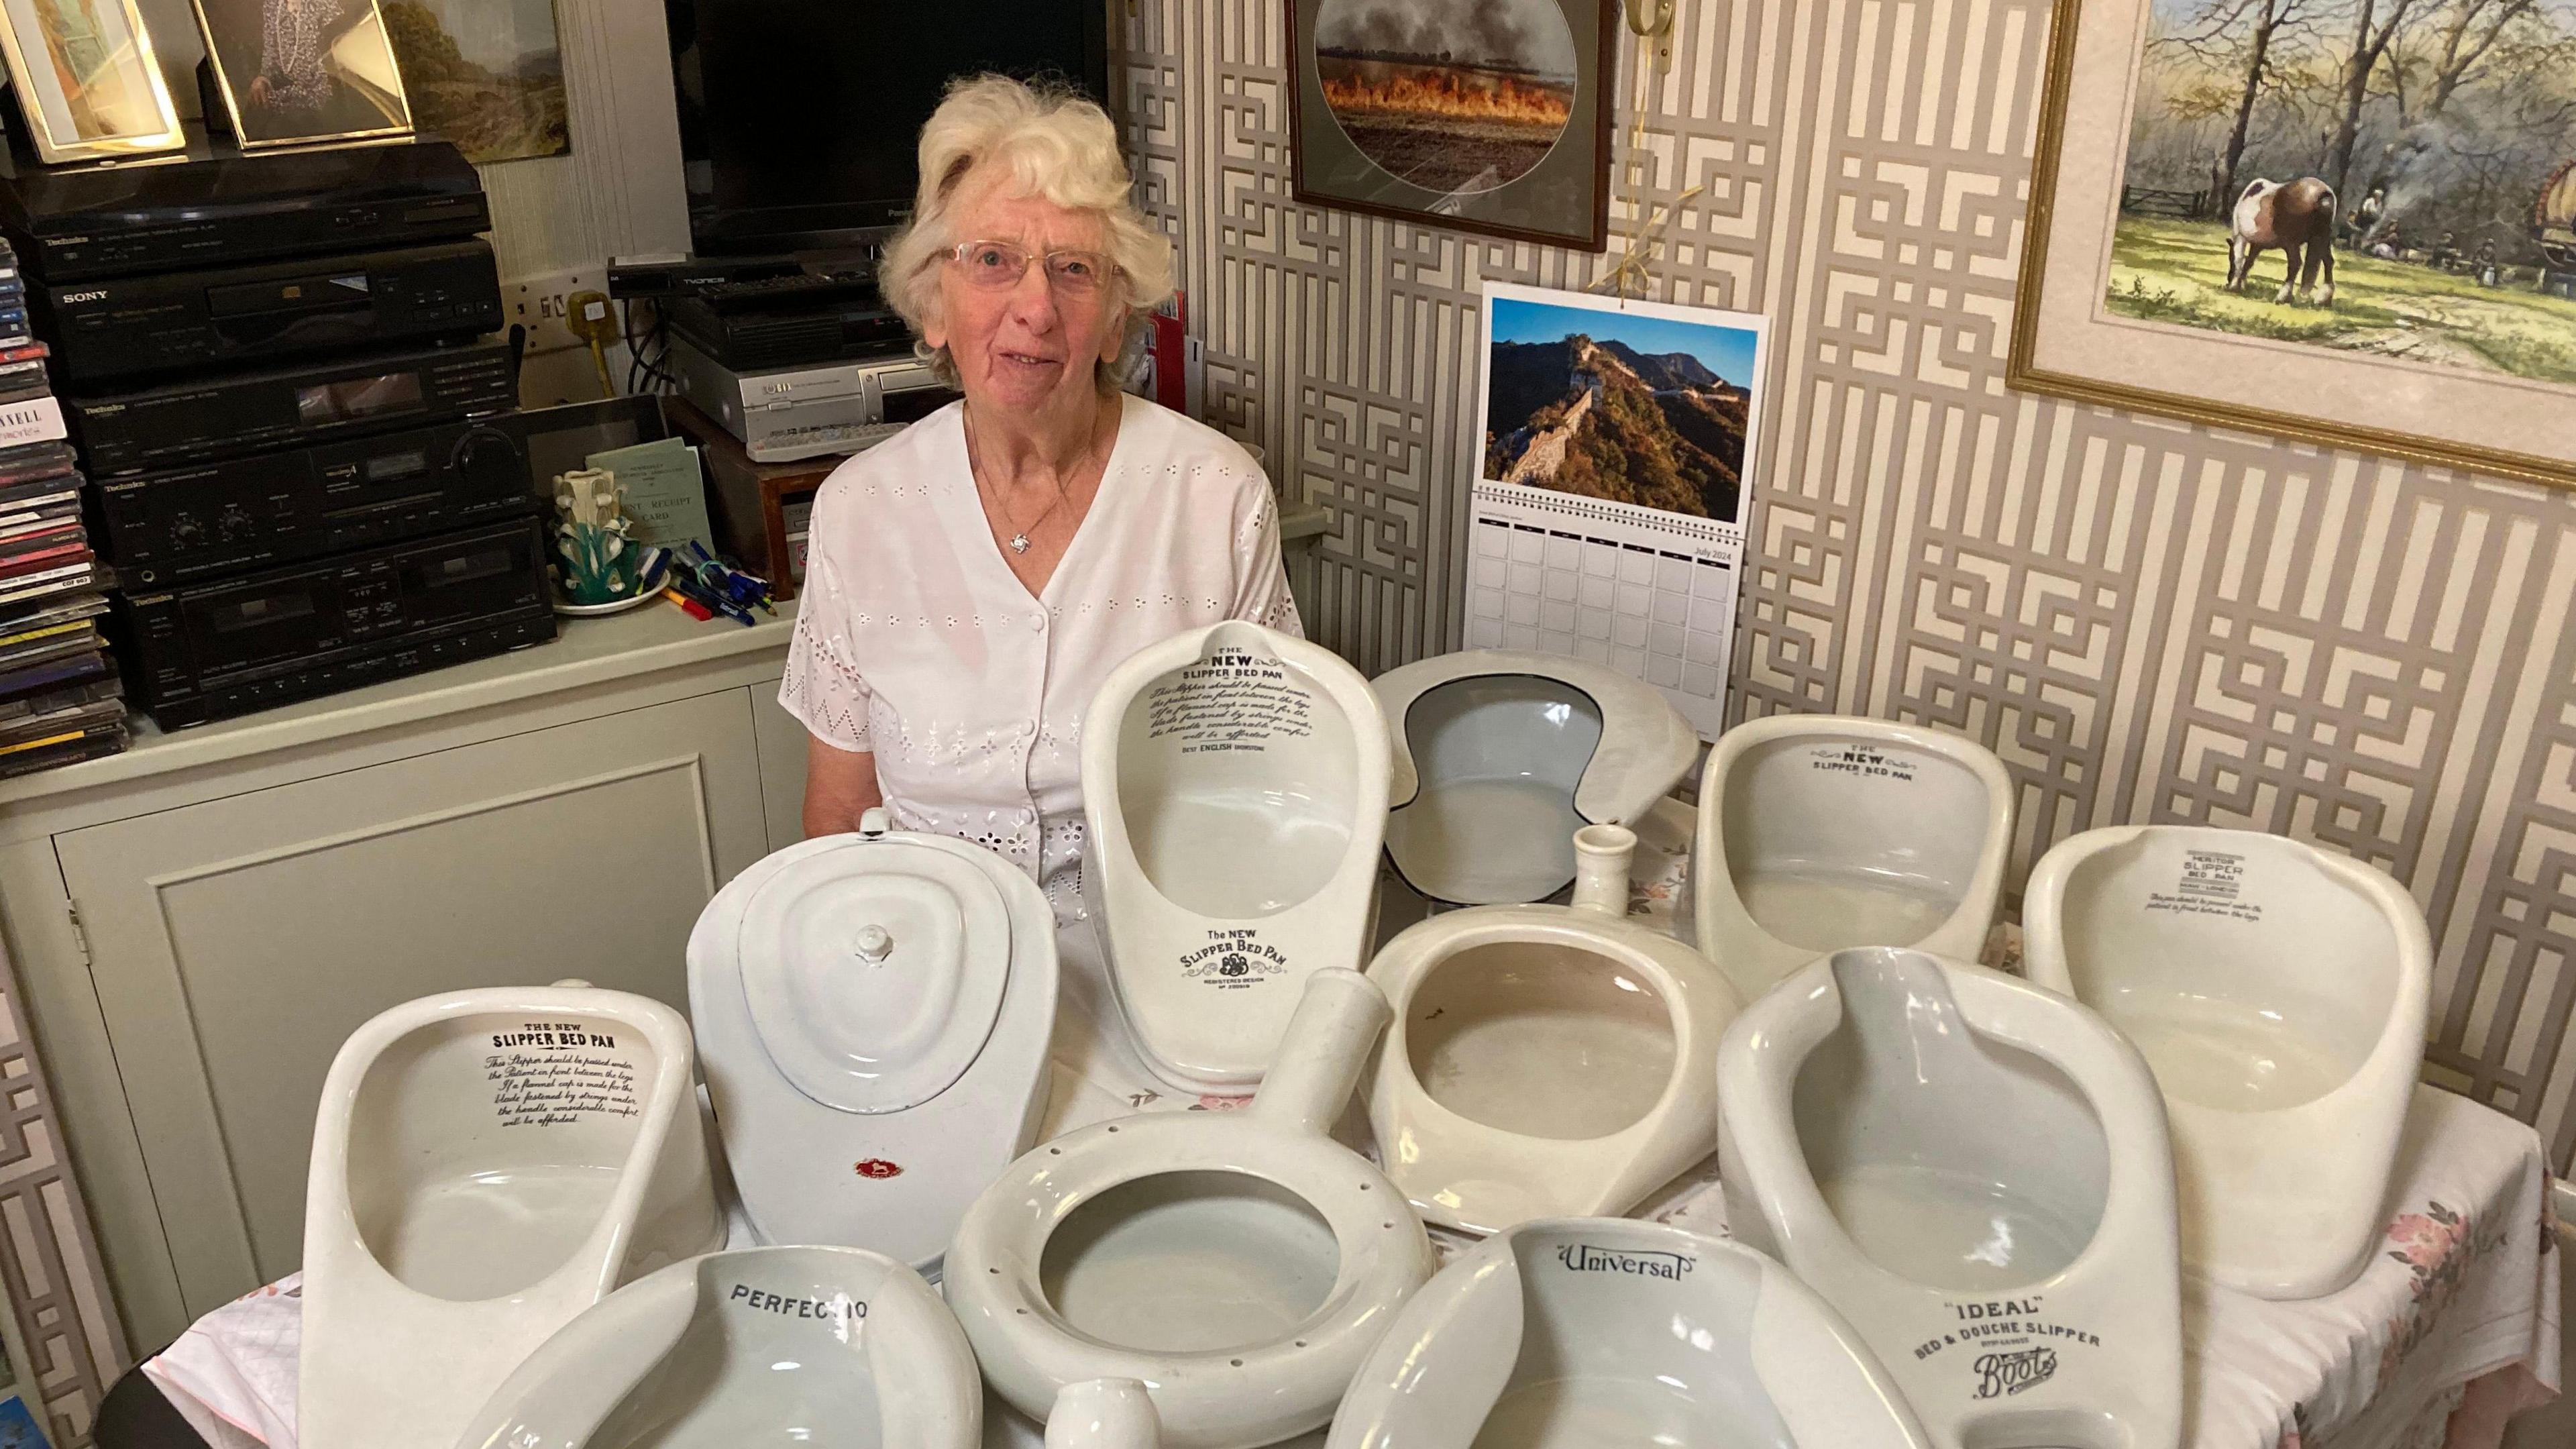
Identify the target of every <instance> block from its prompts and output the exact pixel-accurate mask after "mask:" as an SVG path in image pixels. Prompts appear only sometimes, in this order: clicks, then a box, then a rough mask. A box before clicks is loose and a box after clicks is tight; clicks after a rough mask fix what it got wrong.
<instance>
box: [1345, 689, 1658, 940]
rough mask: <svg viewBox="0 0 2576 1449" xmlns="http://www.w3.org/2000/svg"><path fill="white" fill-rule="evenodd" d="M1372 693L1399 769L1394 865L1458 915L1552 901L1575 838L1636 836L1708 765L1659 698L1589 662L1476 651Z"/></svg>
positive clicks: (1392, 820) (1393, 792) (1570, 865)
mask: <svg viewBox="0 0 2576 1449" xmlns="http://www.w3.org/2000/svg"><path fill="white" fill-rule="evenodd" d="M1370 687H1371V688H1372V689H1374V690H1376V691H1377V699H1378V706H1379V708H1380V709H1381V710H1382V711H1383V712H1384V713H1385V715H1386V724H1387V732H1388V736H1389V741H1390V744H1391V746H1392V748H1393V750H1394V755H1395V760H1394V765H1395V776H1394V785H1393V786H1392V788H1391V789H1390V790H1389V792H1388V796H1387V798H1388V801H1389V802H1390V803H1391V804H1392V805H1393V807H1394V813H1392V814H1391V815H1389V816H1388V817H1387V822H1386V855H1387V859H1388V860H1389V861H1390V862H1391V863H1393V865H1394V866H1395V871H1396V874H1397V875H1399V876H1401V877H1403V879H1404V882H1405V884H1407V885H1409V886H1411V887H1412V888H1413V889H1414V890H1416V891H1418V892H1420V893H1421V894H1423V895H1424V896H1427V897H1429V898H1430V899H1432V900H1435V901H1445V902H1448V903H1450V904H1453V905H1470V906H1487V905H1512V904H1518V903H1521V902H1525V901H1538V900H1545V899H1547V898H1548V897H1550V896H1552V895H1555V894H1556V893H1557V892H1559V891H1561V890H1563V889H1565V887H1566V885H1567V884H1568V883H1569V882H1571V881H1572V880H1573V879H1574V855H1573V853H1572V852H1571V851H1569V850H1568V849H1567V848H1566V842H1567V841H1568V840H1570V839H1572V838H1573V836H1574V832H1575V831H1576V830H1578V829H1581V828H1582V827H1583V826H1585V825H1631V824H1634V823H1635V822H1636V821H1637V820H1638V818H1639V817H1641V816H1643V815H1644V814H1645V812H1646V811H1647V810H1649V809H1651V808H1653V806H1654V803H1655V802H1656V801H1657V800H1660V799H1662V798H1663V796H1664V794H1665V793H1666V792H1667V791H1669V790H1671V789H1672V788H1673V786H1674V785H1676V784H1679V783H1680V782H1681V778H1682V776H1683V775H1685V774H1688V773H1689V772H1690V767H1691V764H1692V762H1693V761H1695V760H1697V759H1698V758H1699V735H1698V733H1697V732H1696V731H1694V730H1693V729H1692V728H1691V726H1690V722H1689V721H1687V720H1685V719H1683V718H1682V717H1681V714H1680V712H1679V711H1677V710H1675V709H1674V708H1673V707H1672V705H1670V704H1669V703H1667V702H1665V699H1664V696H1663V695H1662V693H1661V692H1659V691H1657V690H1656V689H1654V688H1652V687H1651V686H1649V685H1647V684H1645V683H1644V682H1643V681H1640V680H1636V679H1631V678H1629V677H1628V676H1627V675H1625V674H1621V673H1620V672H1619V671H1617V670H1615V669H1605V668H1603V667H1602V666H1600V665H1598V664H1587V663H1584V662H1582V661H1581V660H1575V659H1560V658H1557V657H1556V656H1554V655H1549V654H1526V653H1521V652H1518V651H1514V650H1508V649H1469V650H1465V651H1462V652H1460V653H1456V654H1439V655H1434V656H1433V657H1431V658H1429V659H1423V660H1419V661H1417V662H1415V663H1412V664H1407V665H1405V666H1404V667H1402V668H1400V669H1393V670H1389V671H1388V672H1387V673H1384V674H1381V675H1379V676H1378V677H1377V680H1376V682H1375V683H1374V684H1372V685H1371V686H1370Z"/></svg>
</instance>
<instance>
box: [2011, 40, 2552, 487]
mask: <svg viewBox="0 0 2576 1449" xmlns="http://www.w3.org/2000/svg"><path fill="white" fill-rule="evenodd" d="M2056 26H2057V29H2056V33H2055V34H2054V35H2053V36H2052V37H2051V40H2050V55H2049V72H2048V86H2047V90H2046V93H2045V95H2044V96H2043V98H2042V105H2041V113H2040V129H2039V148H2038V153H2037V158H2036V160H2037V164H2036V166H2035V168H2034V172H2033V176H2032V180H2031V202H2030V222H2029V230H2028V233H2027V238H2026V241H2025V243H2024V250H2023V255H2022V273H2021V290H2020V297H2019V300H2018V303H2017V305H2016V309H2015V314H2014V319H2013V339H2012V355H2011V363H2010V367H2009V370H2008V373H2007V380H2008V381H2009V382H2010V383H2011V385H2012V386H2014V387H2018V388H2023V389H2026V390H2028V391H2033V392H2042V393H2051V394H2055V395H2058V396H2063V397H2070V398H2075V399H2079V400H2082V401H2086V402H2095V403H2105V404H2110V405H2112V406H2116V407H2123V408H2129V409H2133V410H2137V411H2143V412H2156V413H2164V414H2168V415H2171V416H2176V417H2182V418H2187V419H2190V420H2191V421H2194V422H2199V423H2204V424H2208V425H2211V426H2215V427H2226V428H2238V429H2243V430H2247V431H2255V432H2266V433H2273V434H2279V435H2283V436H2288V437H2294V438H2300V439H2303V440H2307V441H2311V442H2315V443H2319V444H2322V445H2325V446H2328V447H2335V448H2346V449H2352V450H2355V451H2361V452H2370V453H2379V454H2384V455H2388V456H2393V457H2399V458H2406V459H2410V460H2413V461H2416V462H2421V463H2427V464H2432V465H2435V466H2440V467H2450V468H2459V469H2465V470H2469V471H2474V472H2479V473H2486V474H2492V475H2501V476H2506V477H2516V478H2525V479H2530V480H2533V481H2537V482H2544V483H2553V484H2558V485H2562V486H2576V429H2570V428H2569V427H2568V426H2567V419H2568V418H2569V417H2570V416H2571V415H2576V67H2571V66H2569V65H2567V64H2566V63H2565V59H2564V58H2565V57H2566V56H2567V55H2569V54H2571V53H2576V0H2442V3H2438V4H2436V3H2430V0H2354V3H2352V4H2348V5H2343V6H2340V7H2339V8H2334V9H2332V10H2330V11H2329V10H2321V9H2318V8H2317V7H2316V6H2315V5H2314V4H2313V3H2311V0H2080V3H2079V0H2060V3H2059V4H2058V6H2057V10H2056ZM1998 224H1999V225H2002V224H2008V221H2007V222H1999V223H1998Z"/></svg>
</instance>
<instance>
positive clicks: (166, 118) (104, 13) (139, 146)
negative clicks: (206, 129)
mask: <svg viewBox="0 0 2576 1449" xmlns="http://www.w3.org/2000/svg"><path fill="white" fill-rule="evenodd" d="M0 17H5V19H6V22H7V23H6V24H5V25H0V50H5V51H6V52H7V54H8V61H9V84H10V86H11V88H12V89H14V90H15V91H16V92H17V94H18V109H19V112H20V113H21V114H22V115H24V116H25V117H26V118H27V135H28V138H29V139H30V140H31V141H33V142H34V143H35V147H36V157H37V159H38V160H40V161H43V162H44V163H46V164H47V165H53V164H56V163H58V162H64V161H87V160H95V159H98V158H101V157H112V156H138V155H148V154H150V153H152V152H155V151H175V150H178V149H180V148H181V147H182V146H184V145H186V144H187V141H186V138H185V137H184V136H182V135H181V134H180V131H179V117H178V113H177V112H176V111H174V110H172V109H171V106H170V89H169V87H168V86H167V85H165V84H164V83H163V82H162V80H161V65H160V62H159V61H158V60H156V59H154V58H153V54H152V37H151V35H150V34H149V33H148V32H146V31H145V30H144V28H143V19H142V17H141V16H140V15H138V14H136V13H135V9H134V0H0Z"/></svg>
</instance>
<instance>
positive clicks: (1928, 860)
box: [1691, 715, 2013, 1000]
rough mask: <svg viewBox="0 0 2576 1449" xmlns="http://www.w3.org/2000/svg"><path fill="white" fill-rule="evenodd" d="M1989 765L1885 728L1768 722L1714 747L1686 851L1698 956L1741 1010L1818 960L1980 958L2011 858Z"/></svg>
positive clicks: (2008, 798) (1955, 747) (1937, 741)
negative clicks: (1867, 954) (1882, 955)
mask: <svg viewBox="0 0 2576 1449" xmlns="http://www.w3.org/2000/svg"><path fill="white" fill-rule="evenodd" d="M2012 821H2013V791H2012V778H2011V777H2010V776H2009V775H2007V774H2006V773H2005V772H2004V766H2003V762H2002V761H2001V760H1998V759H1996V758H1995V756H1994V752H1993V751H1991V750H1988V749H1986V748H1984V747H1983V746H1981V745H1978V744H1975V743H1973V742H1971V741H1968V740H1963V739H1960V738H1959V737H1958V736H1956V735H1949V734H1943V733H1941V732H1940V731H1938V730H1931V729H1922V728H1917V727H1915V726H1911V725H1899V724H1890V723H1888V722H1887V721H1885V720H1874V719H1854V718H1849V717H1845V716H1839V715H1775V716H1772V717H1771V718H1768V719H1758V720H1748V721H1746V722H1745V723H1743V724H1740V725H1737V726H1736V727H1735V728H1733V729H1731V730H1728V731H1727V732H1726V733H1725V734H1723V735H1721V736H1719V737H1718V741H1717V746H1716V748H1715V749H1713V750H1712V751H1711V752H1710V753H1709V757H1708V768H1707V769H1706V770H1705V771H1703V772H1702V773H1701V775H1700V785H1699V837H1698V840H1697V842H1696V844H1695V846H1694V848H1693V850H1692V852H1691V857H1692V858H1691V899H1692V909H1693V911H1694V913H1695V916H1696V919H1697V922H1698V931H1699V949H1700V954H1702V955H1704V956H1706V957H1708V958H1709V959H1710V960H1712V961H1714V962H1716V963H1717V964H1718V966H1719V967H1720V968H1721V969H1723V970H1724V971H1725V972H1726V973H1727V974H1728V975H1729V976H1732V977H1733V978H1735V984H1736V985H1737V986H1738V987H1740V988H1741V989H1742V990H1743V992H1744V994H1745V998H1746V999H1747V1000H1751V999H1753V998H1754V997H1756V996H1759V995H1760V994H1761V993H1762V992H1764V991H1766V990H1768V989H1769V988H1770V987H1771V986H1772V985H1773V984H1774V983H1776V982H1778V981H1779V980H1780V979H1781V978H1782V977H1784V976H1787V975H1788V974H1789V973H1790V972H1792V971H1795V970H1797V969H1798V968H1799V967H1801V966H1804V965H1806V964H1807V963H1808V962H1810V961H1812V960H1814V959H1816V958H1817V957H1818V956H1821V955H1824V954H1826V953H1827V952H1831V951H1839V950H1842V949H1843V948H1845V947H1847V946H1913V947H1916V948H1918V949H1920V950H1924V951H1929V952H1931V953H1932V954H1934V955H1936V956H1946V957H1948V958H1950V959H1952V960H1957V961H1974V960H1976V959H1978V958H1979V957H1980V956H1981V955H1983V954H1984V951H1985V945H1986V933H1987V932H1988V931H1989V930H1991V929H1992V928H1993V926H1994V920H1995V903H1996V900H1997V898H1998V897H1999V896H2000V894H2001V893H2002V890H2003V877H2004V859H2005V854H2006V852H2007V851H2008V850H2009V849H2010V847H2011V845H2012Z"/></svg>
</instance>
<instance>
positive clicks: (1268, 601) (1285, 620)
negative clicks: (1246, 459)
mask: <svg viewBox="0 0 2576 1449" xmlns="http://www.w3.org/2000/svg"><path fill="white" fill-rule="evenodd" d="M1226 617H1228V618H1232V619H1243V620H1248V621H1249V622H1251V623H1255V624H1259V625H1261V626H1262V627H1263V628H1265V629H1276V630H1278V631H1279V632H1280V633H1282V634H1287V635H1290V636H1292V637H1294V638H1298V639H1303V638H1305V637H1306V624H1305V621H1304V620H1302V619H1300V618H1298V617H1297V600H1296V597H1295V596H1294V595H1292V594H1290V593H1289V592H1288V569H1287V566H1286V565H1285V564H1283V563H1282V562H1281V561H1280V558H1279V507H1278V505H1277V504H1276V503H1275V502H1273V501H1272V499H1271V496H1270V489H1269V487H1268V486H1267V485H1266V484H1265V485H1264V486H1262V487H1260V488H1259V489H1257V490H1255V493H1254V497H1253V505H1252V513H1251V516H1250V517H1248V518H1246V519H1244V521H1243V522H1242V524H1241V525H1240V526H1238V527H1237V528H1236V530H1235V539H1234V607H1233V608H1232V609H1231V610H1230V611H1229V612H1228V613H1227V616H1226Z"/></svg>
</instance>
